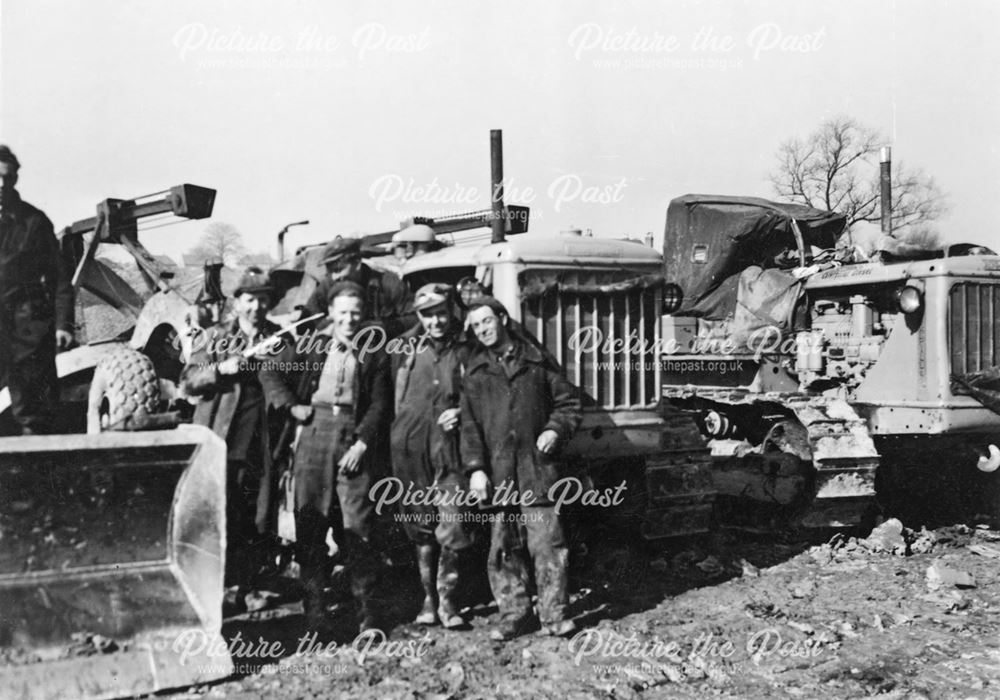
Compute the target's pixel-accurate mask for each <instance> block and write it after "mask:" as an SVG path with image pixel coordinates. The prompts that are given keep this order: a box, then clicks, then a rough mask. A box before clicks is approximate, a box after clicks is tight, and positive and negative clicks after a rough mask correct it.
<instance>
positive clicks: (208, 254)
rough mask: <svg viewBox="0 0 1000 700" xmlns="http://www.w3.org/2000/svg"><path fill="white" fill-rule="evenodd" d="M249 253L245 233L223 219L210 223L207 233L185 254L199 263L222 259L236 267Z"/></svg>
mask: <svg viewBox="0 0 1000 700" xmlns="http://www.w3.org/2000/svg"><path fill="white" fill-rule="evenodd" d="M246 254H247V247H246V244H244V242H243V235H242V234H241V233H240V232H239V231H237V230H236V227H235V226H233V225H232V224H227V223H225V222H222V221H217V222H215V223H212V224H209V225H208V228H206V229H205V233H203V234H202V235H201V238H199V239H198V242H197V243H196V244H195V246H194V247H193V248H191V250H189V251H188V252H187V255H186V256H185V257H186V258H188V259H189V260H191V261H193V262H196V263H198V264H202V263H204V262H205V261H206V260H208V259H210V258H218V259H220V260H222V262H223V264H225V266H226V267H236V266H237V265H238V264H239V261H240V259H241V258H242V257H243V256H244V255H246Z"/></svg>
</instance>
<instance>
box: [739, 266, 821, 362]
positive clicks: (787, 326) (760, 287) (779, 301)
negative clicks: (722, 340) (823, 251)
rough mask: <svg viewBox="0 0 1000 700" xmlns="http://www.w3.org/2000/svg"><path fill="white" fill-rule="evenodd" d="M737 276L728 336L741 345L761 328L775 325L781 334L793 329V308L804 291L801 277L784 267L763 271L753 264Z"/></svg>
mask: <svg viewBox="0 0 1000 700" xmlns="http://www.w3.org/2000/svg"><path fill="white" fill-rule="evenodd" d="M738 279H739V292H738V294H737V303H736V311H735V314H734V318H733V319H732V322H731V323H730V324H729V328H728V329H727V337H729V338H730V339H731V340H732V341H733V342H735V343H737V344H738V345H743V344H746V343H747V341H748V340H749V339H750V338H751V337H752V336H753V334H754V332H755V331H758V330H760V329H762V328H774V329H776V330H778V331H780V332H781V334H782V335H784V334H785V333H787V332H788V331H790V330H792V320H793V315H794V313H795V307H796V304H797V303H798V301H799V299H800V298H801V297H802V295H803V293H804V292H803V285H804V280H800V279H796V277H795V276H794V275H792V274H791V273H790V272H786V271H784V270H778V269H774V268H771V269H767V270H765V269H763V268H760V267H757V266H756V265H751V266H750V267H748V268H747V269H745V270H743V272H741V273H740V274H739V275H738ZM756 345H760V343H756Z"/></svg>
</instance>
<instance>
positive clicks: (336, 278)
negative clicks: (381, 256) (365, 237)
mask: <svg viewBox="0 0 1000 700" xmlns="http://www.w3.org/2000/svg"><path fill="white" fill-rule="evenodd" d="M322 262H323V264H324V265H325V266H326V273H327V276H326V277H325V278H323V279H321V280H318V281H317V286H316V291H315V292H313V294H312V296H311V297H310V299H309V302H308V303H307V304H306V309H305V312H304V314H303V316H311V315H313V314H315V313H319V312H322V311H326V299H327V297H328V296H329V292H330V287H331V286H332V285H334V284H336V283H338V282H354V283H355V284H358V285H360V286H361V288H362V289H363V290H364V299H365V320H374V321H378V322H379V323H380V324H381V325H382V327H383V328H384V329H385V332H386V334H387V335H388V337H390V338H395V337H396V336H398V335H401V334H402V333H403V332H405V331H407V330H409V329H410V328H412V327H413V326H414V325H416V323H417V318H416V316H415V315H414V313H413V299H412V298H411V296H410V290H409V289H408V288H407V286H406V283H405V282H403V281H402V280H401V279H399V277H397V276H396V275H395V274H394V273H393V272H390V271H389V270H385V271H381V272H380V271H378V270H375V269H374V268H372V267H370V266H369V265H367V264H366V263H365V262H363V261H362V260H361V241H360V239H357V238H343V237H341V236H337V238H335V239H334V240H332V241H331V242H330V243H329V244H328V245H327V246H326V248H325V249H324V251H323V260H322Z"/></svg>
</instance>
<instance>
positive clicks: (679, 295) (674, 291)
mask: <svg viewBox="0 0 1000 700" xmlns="http://www.w3.org/2000/svg"><path fill="white" fill-rule="evenodd" d="M683 301H684V292H683V291H681V288H680V287H679V286H678V285H676V284H673V283H671V284H668V285H666V286H665V287H664V288H663V313H665V314H672V313H673V312H675V311H677V309H679V308H681V303H682V302H683Z"/></svg>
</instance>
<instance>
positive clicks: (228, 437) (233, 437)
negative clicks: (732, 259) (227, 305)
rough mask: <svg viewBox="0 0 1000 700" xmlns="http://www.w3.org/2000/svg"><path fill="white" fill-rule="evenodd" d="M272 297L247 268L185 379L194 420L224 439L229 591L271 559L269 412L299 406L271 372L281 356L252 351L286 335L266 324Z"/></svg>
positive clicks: (199, 343) (263, 280) (264, 280)
mask: <svg viewBox="0 0 1000 700" xmlns="http://www.w3.org/2000/svg"><path fill="white" fill-rule="evenodd" d="M271 291H272V287H271V283H270V280H269V278H268V276H267V274H266V273H265V272H263V271H261V270H260V269H259V268H255V267H251V268H248V269H247V271H246V272H245V273H244V274H243V277H242V278H241V279H240V281H239V285H238V286H237V288H236V290H235V291H234V293H233V310H234V311H235V314H236V317H235V318H234V319H232V320H229V321H223V322H222V323H219V324H217V325H215V326H213V327H211V328H209V329H208V330H207V331H206V332H205V333H202V334H200V335H199V336H198V337H197V340H196V344H195V346H194V348H193V349H192V353H191V358H190V360H189V361H188V364H187V366H186V367H185V368H184V371H183V372H182V374H181V386H182V388H183V391H184V393H185V394H186V395H188V396H192V397H195V398H196V399H199V401H198V403H197V404H196V406H195V411H194V422H195V423H197V424H199V425H205V426H208V427H209V428H211V429H212V430H213V431H214V432H215V433H216V434H217V435H218V436H219V437H221V438H223V439H224V440H225V441H226V447H227V461H228V467H227V479H226V531H227V535H226V536H227V540H228V550H227V552H226V585H227V586H239V587H240V588H241V589H242V588H246V587H250V586H252V584H253V577H254V576H255V575H256V574H257V573H258V572H259V571H260V569H261V567H263V566H264V565H265V563H266V561H267V554H268V551H267V550H268V543H269V538H268V536H267V535H268V531H269V527H270V523H269V518H270V510H271V509H270V502H271V491H272V467H271V450H270V438H271V436H270V424H269V419H268V410H269V408H270V409H281V408H284V407H286V406H288V405H290V404H292V403H294V397H293V396H292V395H291V393H290V392H289V391H287V389H285V387H284V385H283V384H282V383H281V382H280V381H276V380H275V376H274V373H273V372H268V371H267V368H268V363H269V362H270V363H273V362H274V359H275V356H274V355H273V354H271V355H265V354H263V351H261V354H253V353H252V352H251V351H252V350H253V349H254V348H255V346H257V345H258V344H259V343H260V342H261V341H263V340H265V339H267V338H270V337H273V336H274V335H276V334H277V333H279V332H280V329H279V328H278V327H277V326H276V325H275V324H273V323H271V322H270V321H269V320H267V311H268V309H269V308H270V301H271ZM291 342H292V341H291V340H288V341H286V344H291ZM248 354H249V356H248ZM240 599H242V596H240Z"/></svg>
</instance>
